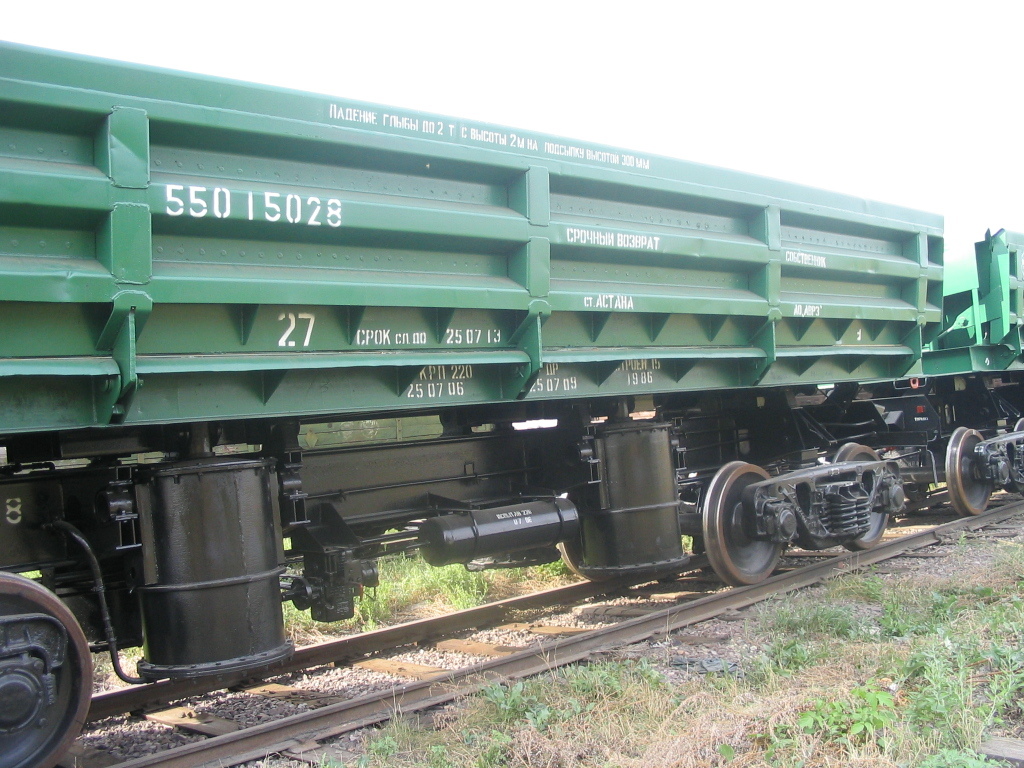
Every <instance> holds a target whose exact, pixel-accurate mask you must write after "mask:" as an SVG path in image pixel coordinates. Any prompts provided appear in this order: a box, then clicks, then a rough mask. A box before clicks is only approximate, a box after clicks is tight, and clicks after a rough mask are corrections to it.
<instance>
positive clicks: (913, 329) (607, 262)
mask: <svg viewBox="0 0 1024 768" xmlns="http://www.w3.org/2000/svg"><path fill="white" fill-rule="evenodd" d="M0 139H2V140H0V323H2V326H3V328H4V329H5V332H4V334H3V335H2V337H0V399H2V401H3V402H4V403H5V406H4V409H3V416H2V420H0V433H6V434H13V433H17V432H31V431H41V430H56V429H67V428H79V427H90V426H101V425H106V424H111V423H123V424H156V423H167V422H185V421H189V422H195V421H203V420H211V419H234V418H251V417H261V418H262V417H273V416H317V415H328V414H337V413H353V414H354V413H372V412H381V411H396V410H401V409H423V408H435V407H438V406H458V405H468V404H480V403H495V402H502V401H515V400H517V399H526V400H530V399H557V398H583V397H594V396H608V395H646V394H653V393H658V392H667V391H681V390H706V389H714V388H735V387H746V386H754V385H759V386H775V385H790V384H804V383H807V384H813V383H831V382H837V381H848V380H849V381H852V380H860V381H865V380H872V379H893V378H897V377H900V376H903V375H906V374H909V373H914V372H920V370H921V367H920V366H921V353H922V344H923V342H924V341H925V340H926V339H928V338H930V337H934V336H935V335H936V333H937V330H936V329H937V328H938V325H939V323H940V321H941V308H940V305H941V293H942V288H941V277H942V268H941V264H942V239H941V232H942V220H941V218H940V217H938V216H934V215H930V214H924V213H920V212H916V211H911V210H907V209H904V208H899V207H895V206H889V205H883V204H878V203H872V202H867V201H863V200H859V199H855V198H851V197H847V196H843V195H839V194H834V193H830V192H823V191H819V190H814V189H809V188H805V187H800V186H798V185H794V184H789V183H784V182H778V181H772V180H768V179H764V178H760V177H756V176H750V175H747V174H742V173H738V172H734V171H727V170H721V169H716V168H709V167H705V166H700V165H696V164H692V163H686V162H682V161H678V160H671V159H667V158H661V157H649V156H645V155H641V154H638V153H633V152H626V151H623V150H619V149H614V148H608V147H601V146H595V145H590V144H584V143H581V142H577V141H574V140H566V139H559V138H554V137H548V136H542V135H537V134H532V133H529V132H521V131H517V130H512V129H508V128H501V127H496V126H490V125H483V124H477V123H473V122H467V121H464V120H455V119H452V118H448V117H443V116H437V115H428V114H422V113H412V112H407V111H402V110H395V109H391V108H387V107H381V106H377V105H370V104H360V103H352V102H348V101H344V100H341V99H337V98H332V97H328V96H318V95H312V94H305V93H298V92H292V91H287V90H281V89H275V88H269V87H262V86H255V85H247V84H242V83H236V82H231V81H226V80H220V79H215V78H208V77H200V76H195V75H185V74H178V73H173V72H168V71H162V70H156V69H150V68H145V67H139V66H134V65H124V64H117V63H113V62H107V61H100V60H94V59H89V58H85V57H79V56H73V55H69V54H57V53H53V52H48V51H40V50H35V49H31V48H25V47H21V46H16V45H11V44H0Z"/></svg>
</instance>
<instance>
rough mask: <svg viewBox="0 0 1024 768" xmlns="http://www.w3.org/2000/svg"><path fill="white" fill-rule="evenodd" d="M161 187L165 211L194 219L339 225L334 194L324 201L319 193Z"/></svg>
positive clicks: (179, 186)
mask: <svg viewBox="0 0 1024 768" xmlns="http://www.w3.org/2000/svg"><path fill="white" fill-rule="evenodd" d="M164 191H165V195H166V197H165V207H164V213H166V214H167V215H168V216H183V215H185V214H186V213H187V214H188V215H189V216H191V217H193V218H196V219H201V218H204V217H206V216H207V215H210V216H212V217H213V218H216V219H230V218H245V219H248V220H249V221H256V220H262V221H269V222H273V223H285V224H302V225H305V226H310V227H319V226H321V225H323V224H324V222H325V221H326V223H327V225H328V226H330V227H340V226H341V200H338V199H337V198H335V197H332V198H330V199H328V200H327V201H326V203H325V202H324V201H323V200H321V199H320V198H319V197H305V198H303V197H302V196H300V195H298V194H295V193H294V192H272V191H264V192H262V193H259V192H253V191H252V190H245V191H235V192H233V191H231V190H230V189H228V188H227V187H213V188H212V189H208V188H207V187H199V186H189V187H186V186H183V185H181V184H167V185H166V186H165V188H164ZM232 198H235V199H238V200H239V204H238V205H235V204H233V201H232ZM325 206H326V209H327V211H326V214H325V213H324V207H325ZM236 211H237V213H236Z"/></svg>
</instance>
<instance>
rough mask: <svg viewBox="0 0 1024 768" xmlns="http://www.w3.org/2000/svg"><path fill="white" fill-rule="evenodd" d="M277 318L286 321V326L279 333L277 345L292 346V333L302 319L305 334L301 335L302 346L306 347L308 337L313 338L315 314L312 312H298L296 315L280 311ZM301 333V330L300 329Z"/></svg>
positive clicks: (308, 340) (293, 342)
mask: <svg viewBox="0 0 1024 768" xmlns="http://www.w3.org/2000/svg"><path fill="white" fill-rule="evenodd" d="M277 319H278V320H280V321H282V322H287V323H288V327H287V328H286V329H285V332H284V333H283V334H282V335H281V338H280V339H278V341H277V346H279V347H294V346H295V345H296V343H297V342H296V340H295V339H293V338H292V334H293V333H294V332H295V329H296V328H297V327H298V325H299V323H300V322H302V321H305V322H306V334H305V336H303V337H302V346H303V347H308V346H309V342H310V339H312V338H313V325H314V324H315V323H316V315H314V314H313V313H312V312H299V313H298V315H296V314H295V313H294V312H282V313H281V314H280V315H278V318H277ZM300 333H301V330H300Z"/></svg>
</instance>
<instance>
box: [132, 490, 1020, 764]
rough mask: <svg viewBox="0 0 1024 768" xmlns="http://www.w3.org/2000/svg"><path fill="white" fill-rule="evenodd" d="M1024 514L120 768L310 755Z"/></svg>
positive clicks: (1013, 508)
mask: <svg viewBox="0 0 1024 768" xmlns="http://www.w3.org/2000/svg"><path fill="white" fill-rule="evenodd" d="M1021 513H1024V502H1017V503H1015V504H1008V505H1006V506H1004V507H1001V508H999V509H997V510H994V511H992V512H989V513H986V514H983V515H979V516H977V517H970V518H964V519H961V520H954V521H953V522H950V523H945V524H942V525H939V526H937V527H935V528H933V529H930V530H927V531H921V532H919V533H914V534H910V535H908V536H904V537H901V538H899V539H894V540H892V541H889V542H885V543H882V544H879V545H878V546H876V547H875V548H873V549H870V550H867V551H864V552H850V553H848V554H845V555H839V556H837V557H835V558H832V559H830V560H826V561H824V562H821V563H812V564H811V565H808V566H805V567H803V568H798V569H796V570H793V571H789V572H787V573H783V574H780V575H777V576H773V577H771V578H769V579H767V580H765V581H763V582H761V583H760V584H755V585H753V586H749V587H737V588H734V589H731V590H729V591H727V592H723V593H720V594H715V595H709V596H708V597H703V598H698V599H697V600H693V601H691V602H687V603H684V604H682V605H677V606H673V607H671V608H666V609H663V610H659V611H656V612H653V613H651V614H648V615H646V616H641V617H638V618H634V619H628V620H626V621H623V622H621V623H619V624H615V625H613V626H611V627H608V628H601V629H597V630H594V631H592V632H587V633H583V634H579V635H575V636H572V637H568V638H560V639H558V640H554V641H551V642H548V643H543V644H540V645H538V646H536V647H534V648H530V649H528V650H524V651H521V652H519V653H516V654H512V655H510V656H506V657H503V658H499V659H494V660H491V661H487V662H483V663H481V664H477V665H475V666H472V667H468V668H466V669H463V670H457V671H453V672H450V673H448V674H445V675H441V676H439V677H438V678H435V679H431V680H426V681H420V682H415V683H409V684H407V685H403V686H400V687H398V688H395V689H393V690H392V691H391V692H388V693H386V694H385V695H383V696H381V695H378V694H374V695H368V696H364V697H361V698H358V699H353V700H351V701H346V702H342V703H339V704H333V705H330V706H327V707H323V708H321V709H317V710H314V711H312V712H305V713H302V714H299V715H293V716H291V717H287V718H284V719H282V720H278V721H276V722H273V723H264V724H262V725H258V726H255V727H253V728H248V729H245V730H242V731H237V732H234V733H230V734H226V735H224V736H216V737H213V738H210V739H207V740H205V741H202V742H196V743H192V744H187V745H184V746H181V747H176V748H174V749H171V750H168V751H166V752H162V753H158V754H155V755H149V756H147V757H141V758H135V759H132V760H128V761H126V762H123V763H118V764H117V765H116V766H114V768H195V767H196V766H206V765H211V766H219V767H221V768H223V767H224V766H230V765H237V764H238V763H242V762H246V761H249V760H259V759H263V758H265V757H267V756H268V755H271V754H275V753H279V752H284V751H287V750H291V751H297V750H299V751H301V750H305V751H310V750H312V749H314V748H315V747H316V743H317V742H319V741H323V740H326V739H330V738H335V737H337V736H340V735H342V734H344V733H347V732H349V731H352V730H356V729H358V728H362V727H365V726H368V725H373V724H376V723H380V722H383V721H385V720H388V719H389V718H391V717H393V716H395V715H396V714H400V713H403V712H412V711H416V710H421V709H426V708H429V707H432V706H436V705H439V704H444V703H447V702H450V701H452V700H453V699H455V698H458V697H461V696H465V695H467V694H470V693H474V692H476V691H479V690H480V689H481V688H483V687H485V686H487V685H489V684H491V683H493V682H497V681H503V680H507V679H510V678H518V677H528V676H531V675H537V674H542V673H545V672H549V671H550V670H552V669H555V668H557V667H560V666H563V665H566V664H571V663H573V662H576V661H580V660H583V659H586V658H587V657H588V656H591V655H593V654H594V653H597V652H599V651H605V650H610V649H612V648H615V647H619V646H622V645H627V644H632V643H636V642H640V641H643V640H646V639H648V638H650V637H652V636H654V635H656V634H663V633H665V632H667V631H672V630H675V629H680V628H682V627H685V626H687V625H690V624H694V623H697V622H700V621H706V620H707V619H710V618H713V617H715V616H718V615H720V614H722V613H724V612H726V611H730V610H737V609H740V608H745V607H748V606H750V605H753V604H755V603H757V602H760V601H762V600H764V599H765V598H767V597H770V596H772V595H778V594H784V593H787V592H791V591H793V590H796V589H801V588H803V587H806V586H809V585H810V584H813V583H815V582H818V581H821V580H823V579H825V578H828V577H829V576H832V575H835V574H840V573H848V572H850V571H853V570H856V569H858V568H861V567H864V566H866V565H870V564H872V563H877V562H879V561H882V560H887V559H889V558H892V557H896V556H898V555H900V554H902V553H903V552H907V551H910V550H915V549H920V548H922V547H925V546H929V545H931V544H935V543H941V542H943V541H945V540H947V539H948V537H949V536H950V535H951V534H954V533H957V532H960V531H965V530H975V529H978V528H983V527H985V526H987V525H992V524H994V523H998V522H1001V521H1003V520H1005V519H1007V518H1009V517H1013V516H1015V515H1019V514H1021Z"/></svg>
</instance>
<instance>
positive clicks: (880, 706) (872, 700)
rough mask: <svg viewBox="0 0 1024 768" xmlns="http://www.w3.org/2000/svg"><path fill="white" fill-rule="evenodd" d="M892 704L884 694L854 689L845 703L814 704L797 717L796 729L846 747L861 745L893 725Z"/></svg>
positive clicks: (890, 697)
mask: <svg viewBox="0 0 1024 768" xmlns="http://www.w3.org/2000/svg"><path fill="white" fill-rule="evenodd" d="M894 704H895V702H894V699H893V696H892V694H891V693H888V692H887V691H880V690H878V689H875V688H868V687H860V688H854V689H853V690H852V691H851V692H850V698H848V699H843V700H839V701H825V700H818V701H816V702H815V704H814V706H813V707H812V708H811V709H809V710H807V711H805V712H804V713H802V714H801V715H800V717H799V719H798V720H797V726H798V727H799V728H800V730H802V731H803V732H804V733H809V734H816V735H818V736H819V737H820V738H822V739H824V740H826V741H834V742H836V743H838V744H843V745H847V746H851V745H855V744H863V743H865V742H867V741H868V740H871V739H873V738H874V736H875V734H876V733H877V732H878V731H880V730H882V729H883V728H885V727H887V726H889V725H891V724H892V723H893V721H894V720H895V714H894V712H893V706H894Z"/></svg>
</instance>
